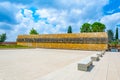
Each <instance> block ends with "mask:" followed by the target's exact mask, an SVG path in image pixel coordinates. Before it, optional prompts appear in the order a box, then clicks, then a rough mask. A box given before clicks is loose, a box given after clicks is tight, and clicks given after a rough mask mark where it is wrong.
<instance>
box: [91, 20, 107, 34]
mask: <svg viewBox="0 0 120 80" xmlns="http://www.w3.org/2000/svg"><path fill="white" fill-rule="evenodd" d="M105 28H106V27H105V25H104V24H102V23H100V22H94V23H93V24H92V32H104V31H105Z"/></svg>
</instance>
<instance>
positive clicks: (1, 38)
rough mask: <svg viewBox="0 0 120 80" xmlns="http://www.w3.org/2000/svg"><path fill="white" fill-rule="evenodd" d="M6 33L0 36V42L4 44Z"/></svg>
mask: <svg viewBox="0 0 120 80" xmlns="http://www.w3.org/2000/svg"><path fill="white" fill-rule="evenodd" d="M6 38H7V37H6V33H3V34H1V35H0V42H4V41H5V40H6Z"/></svg>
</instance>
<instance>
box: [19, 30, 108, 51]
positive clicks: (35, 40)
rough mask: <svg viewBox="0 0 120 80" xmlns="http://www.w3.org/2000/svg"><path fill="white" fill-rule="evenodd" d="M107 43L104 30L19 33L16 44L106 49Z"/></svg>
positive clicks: (41, 46)
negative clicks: (36, 33)
mask: <svg viewBox="0 0 120 80" xmlns="http://www.w3.org/2000/svg"><path fill="white" fill-rule="evenodd" d="M107 43H108V36H107V33H105V32H97V33H77V34H43V35H19V36H18V38H17V45H23V46H31V47H38V48H39V47H40V48H59V49H80V50H106V49H107V47H108V46H107Z"/></svg>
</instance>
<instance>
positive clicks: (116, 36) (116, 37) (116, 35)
mask: <svg viewBox="0 0 120 80" xmlns="http://www.w3.org/2000/svg"><path fill="white" fill-rule="evenodd" d="M115 39H116V40H118V28H116V34H115Z"/></svg>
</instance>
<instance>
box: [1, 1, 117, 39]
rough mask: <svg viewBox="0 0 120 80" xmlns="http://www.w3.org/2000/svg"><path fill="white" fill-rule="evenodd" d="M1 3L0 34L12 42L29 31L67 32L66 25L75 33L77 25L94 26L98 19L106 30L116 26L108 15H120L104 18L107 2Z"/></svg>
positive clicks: (41, 32)
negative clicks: (86, 24) (104, 25)
mask: <svg viewBox="0 0 120 80" xmlns="http://www.w3.org/2000/svg"><path fill="white" fill-rule="evenodd" d="M0 2H1V3H0V18H1V19H0V32H7V34H9V35H8V41H10V40H11V41H15V40H16V38H17V35H19V34H29V31H30V30H31V29H32V28H35V29H36V30H37V31H38V32H39V33H40V34H49V33H50V34H52V33H66V32H67V28H68V26H69V25H71V26H72V29H73V32H74V33H78V32H79V31H80V26H81V25H82V24H83V23H85V22H89V23H93V22H94V21H99V20H100V21H101V22H103V23H105V24H106V25H107V26H108V27H109V26H110V25H111V24H112V25H115V24H118V23H119V22H117V21H118V20H119V19H118V18H116V19H111V16H112V17H117V16H119V14H114V15H105V14H104V12H103V7H104V6H105V5H107V4H108V2H109V1H108V0H97V1H96V0H92V1H90V0H74V1H72V0H71V1H70V0H59V1H58V0H52V1H51V0H34V1H33V0H0ZM4 5H6V6H4ZM2 9H4V11H2ZM8 13H9V14H8ZM106 19H109V21H108V22H107V21H106ZM112 20H114V21H112ZM110 22H114V23H111V24H110ZM5 26H6V27H5ZM7 30H9V31H7ZM13 36H14V37H13Z"/></svg>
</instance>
